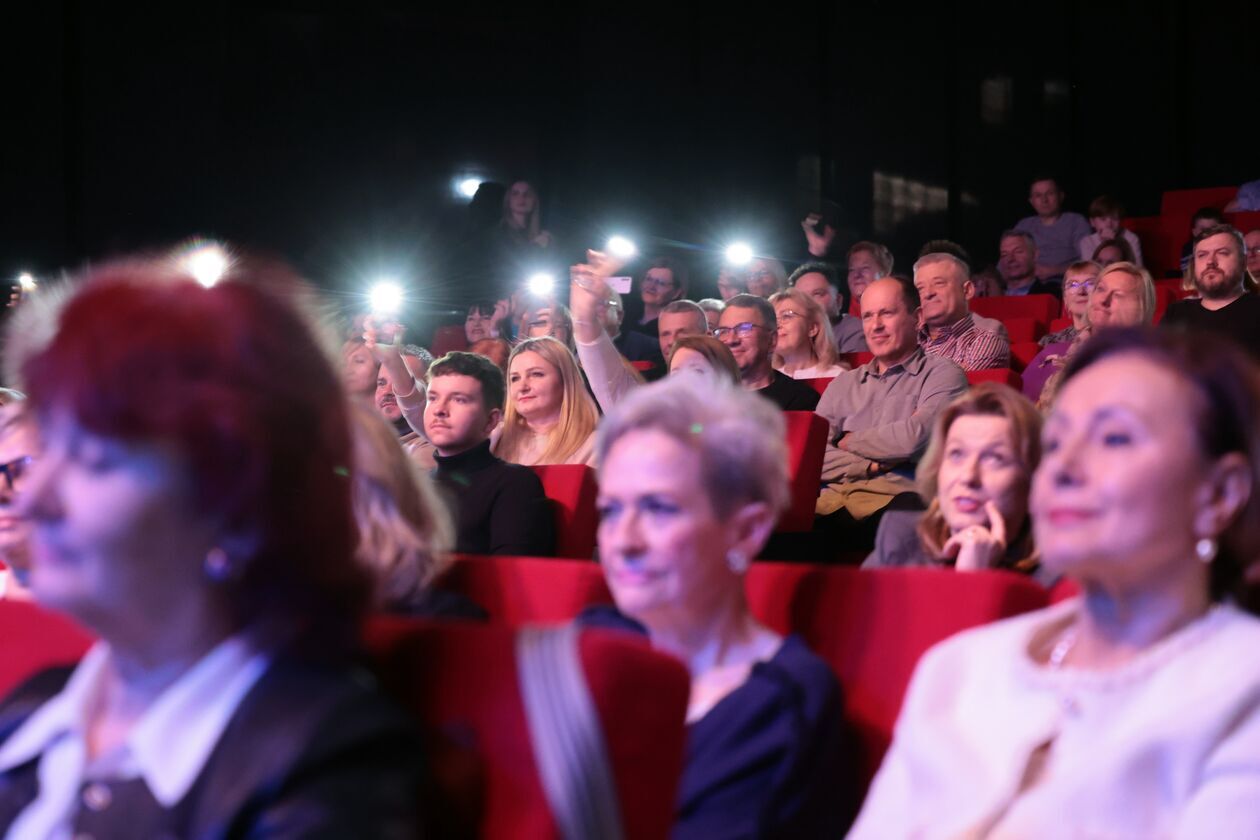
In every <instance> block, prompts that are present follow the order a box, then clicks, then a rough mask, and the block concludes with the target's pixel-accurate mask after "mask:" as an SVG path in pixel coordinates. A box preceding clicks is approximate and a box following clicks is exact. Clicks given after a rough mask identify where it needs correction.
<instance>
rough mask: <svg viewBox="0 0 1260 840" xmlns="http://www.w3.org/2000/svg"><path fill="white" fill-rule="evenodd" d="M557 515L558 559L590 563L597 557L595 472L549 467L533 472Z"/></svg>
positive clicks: (573, 466) (574, 466) (575, 467)
mask: <svg viewBox="0 0 1260 840" xmlns="http://www.w3.org/2000/svg"><path fill="white" fill-rule="evenodd" d="M532 469H533V470H534V472H535V473H537V475H538V477H539V478H540V479H542V484H543V492H544V493H546V494H547V498H548V499H550V500H551V505H552V508H553V509H554V510H555V514H556V556H557V557H577V558H581V559H586V560H589V559H590V558H591V557H593V556H594V555H595V530H596V528H598V527H599V517H598V516H597V515H596V513H595V496H596V494H597V493H598V492H599V488H598V486H597V484H596V482H595V470H593V469H591V468H590V467H588V466H586V465H585V464H546V465H540V466H536V467H533V468H532Z"/></svg>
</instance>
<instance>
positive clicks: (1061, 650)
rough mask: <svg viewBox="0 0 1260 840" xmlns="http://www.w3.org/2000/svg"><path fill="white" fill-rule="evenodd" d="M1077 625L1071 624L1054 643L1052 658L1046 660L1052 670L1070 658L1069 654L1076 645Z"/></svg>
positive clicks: (1051, 652) (1060, 666)
mask: <svg viewBox="0 0 1260 840" xmlns="http://www.w3.org/2000/svg"><path fill="white" fill-rule="evenodd" d="M1076 636H1077V632H1076V626H1075V625H1071V626H1069V627H1068V628H1067V629H1066V630H1064V631H1063V635H1061V636H1059V640H1058V641H1057V642H1055V643H1054V647H1053V648H1051V650H1050V658H1049V659H1047V660H1046V664H1047V665H1049V666H1050V668H1051V670H1054V671H1057V670H1059V669H1060V668H1062V667H1063V660H1065V659H1067V658H1068V654H1070V653H1071V652H1072V648H1073V647H1074V646H1075V645H1076Z"/></svg>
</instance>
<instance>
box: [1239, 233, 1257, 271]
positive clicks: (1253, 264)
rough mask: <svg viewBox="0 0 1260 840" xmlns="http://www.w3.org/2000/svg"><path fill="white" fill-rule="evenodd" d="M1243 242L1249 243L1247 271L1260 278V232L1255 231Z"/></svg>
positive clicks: (1244, 238)
mask: <svg viewBox="0 0 1260 840" xmlns="http://www.w3.org/2000/svg"><path fill="white" fill-rule="evenodd" d="M1243 241H1244V242H1246V243H1247V271H1249V272H1251V276H1252V277H1256V278H1260V230H1253V231H1252V232H1251V233H1249V234H1247V235H1246V236H1245V237H1243Z"/></svg>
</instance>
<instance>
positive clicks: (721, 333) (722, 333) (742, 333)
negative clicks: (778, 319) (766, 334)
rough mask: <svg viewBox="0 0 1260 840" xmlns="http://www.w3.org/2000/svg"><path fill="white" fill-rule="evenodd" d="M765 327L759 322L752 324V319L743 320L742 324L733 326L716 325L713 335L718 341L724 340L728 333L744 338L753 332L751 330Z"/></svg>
mask: <svg viewBox="0 0 1260 840" xmlns="http://www.w3.org/2000/svg"><path fill="white" fill-rule="evenodd" d="M764 329H767V328H766V327H764V326H762V325H761V324H754V323H753V322H752V321H744V322H743V323H742V324H736V325H735V326H733V327H717V328H716V329H714V330H713V333H712V335H713V337H714V338H716V339H717V340H718V341H725V340H726V337H727V336H728V335H732V334H733V335H734V336H735V337H736V338H746V337H748V336H750V335H752V334H753V330H764Z"/></svg>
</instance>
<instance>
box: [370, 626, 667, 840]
mask: <svg viewBox="0 0 1260 840" xmlns="http://www.w3.org/2000/svg"><path fill="white" fill-rule="evenodd" d="M365 637H366V639H367V643H368V648H369V650H370V652H371V654H372V658H373V660H374V662H375V663H376V666H377V671H378V673H379V674H380V677H381V681H382V684H383V685H384V687H385V689H386V690H387V691H388V692H389V693H390V694H391V695H392V696H393V697H394V698H395V699H396V700H398V701H399V702H400V703H401V704H402V705H403V706H404V707H405V708H407V709H409V710H410V711H411V712H412V713H413V714H414V715H415V716H416V717H417V718H418V719H419V720H420V721H421V723H422V725H423V728H424V730H425V731H426V732H427V733H429V735H430V737H431V740H432V742H433V743H432V744H431V745H430V754H431V756H432V760H433V767H434V776H435V777H436V780H437V785H438V787H439V794H440V795H441V798H442V802H443V805H444V806H449V805H450V804H451V803H454V804H455V807H456V808H457V809H459V808H460V805H461V804H462V805H463V806H464V807H463V808H462V809H460V810H463V812H464V814H465V817H466V818H467V817H471V818H472V819H474V820H475V821H476V831H475V833H476V836H479V837H486V838H491V837H539V838H542V837H557V836H559V833H558V832H559V827H558V825H557V822H556V818H555V815H554V814H553V812H552V810H551V807H550V806H549V805H548V802H547V799H546V797H545V795H544V792H543V786H542V782H541V781H540V778H539V772H538V766H537V764H536V761H535V755H534V750H533V745H532V741H531V733H530V729H529V724H528V722H527V721H528V718H527V716H526V711H525V705H524V702H523V699H522V694H521V689H520V684H519V670H518V667H517V656H516V645H517V642H518V639H517V636H516V633H515V632H514V631H513V630H512V629H509V628H504V627H486V626H476V625H458V624H449V625H439V624H426V623H424V622H419V621H414V620H408V619H400V618H393V617H388V618H387V617H380V618H376V619H374V620H373V621H372V622H370V623H369V625H368V627H367V630H366V634H365ZM578 655H579V659H580V661H581V666H582V670H583V672H584V674H585V677H586V682H587V685H588V688H589V691H590V695H591V700H592V701H593V704H594V706H595V711H596V714H597V715H598V718H599V722H600V724H601V727H602V729H603V735H604V742H605V745H606V747H607V753H608V759H609V763H610V765H611V770H612V774H613V781H614V784H615V786H616V794H617V798H618V802H619V805H620V811H621V817H622V821H623V825H624V829H625V836H626V837H628V838H633V837H645V838H646V837H665V836H667V835H668V833H669V829H670V826H671V825H672V824H673V821H674V806H675V797H676V795H677V786H678V778H679V775H680V773H681V770H682V762H683V748H684V740H685V737H686V730H685V727H684V716H685V714H686V709H687V697H688V692H689V691H690V686H691V681H690V677H689V676H688V674H687V671H686V669H684V668H683V666H682V665H681V664H680V663H679V662H677V661H676V660H674V659H673V658H671V657H668V656H665V655H663V654H660V653H657V652H656V651H654V650H652V649H651V648H650V647H649V646H648V645H647V644H645V643H644V642H643V641H642V640H640V639H637V638H635V637H633V636H630V635H627V634H621V633H608V632H600V631H586V632H583V633H582V634H581V636H580V638H579V640H578Z"/></svg>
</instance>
